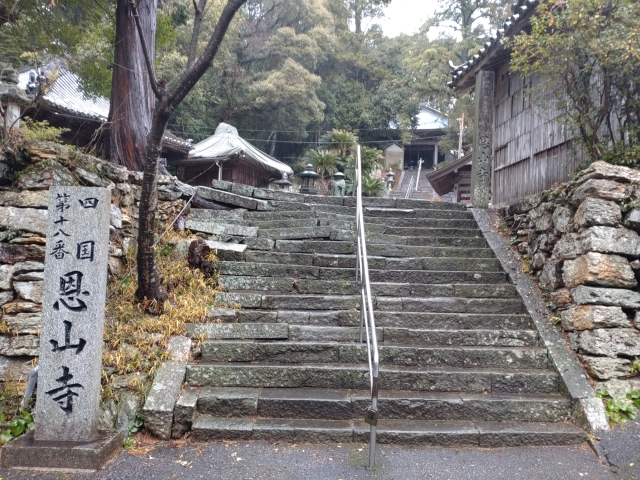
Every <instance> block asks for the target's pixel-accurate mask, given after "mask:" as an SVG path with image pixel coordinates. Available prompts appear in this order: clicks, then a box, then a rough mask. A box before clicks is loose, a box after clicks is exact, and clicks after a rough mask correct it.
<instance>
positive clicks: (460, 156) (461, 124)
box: [458, 113, 464, 158]
mask: <svg viewBox="0 0 640 480" xmlns="http://www.w3.org/2000/svg"><path fill="white" fill-rule="evenodd" d="M463 131H464V113H463V114H462V119H461V120H460V139H459V140H458V158H462V132H463Z"/></svg>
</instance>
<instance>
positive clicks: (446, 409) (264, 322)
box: [173, 182, 585, 447]
mask: <svg viewBox="0 0 640 480" xmlns="http://www.w3.org/2000/svg"><path fill="white" fill-rule="evenodd" d="M216 185H217V186H218V187H219V188H224V189H227V190H230V191H227V192H224V191H222V190H215V189H201V192H200V193H199V194H200V195H201V196H203V197H206V198H208V199H209V200H211V201H215V202H221V203H224V204H226V205H235V206H240V207H244V208H241V209H235V210H227V211H214V210H197V209H192V211H191V214H190V219H189V221H188V223H187V226H188V228H190V229H192V230H197V231H204V232H209V233H213V232H218V233H216V234H215V237H212V239H213V240H217V241H223V242H229V243H238V244H239V245H241V246H242V247H238V248H236V249H234V250H236V251H230V252H229V251H225V252H222V251H220V257H221V258H223V260H222V261H221V262H220V277H219V282H220V285H221V286H222V287H223V288H224V290H225V292H220V293H217V294H216V298H215V300H216V304H217V305H219V306H218V307H216V308H214V309H212V311H211V312H210V316H211V318H212V320H217V321H218V322H217V323H208V324H200V325H195V324H191V325H189V326H188V330H189V333H190V335H191V336H192V337H193V338H198V339H201V340H202V343H201V353H202V354H201V356H200V357H199V358H198V360H197V361H194V362H192V363H190V364H189V365H188V366H187V371H186V377H185V384H184V389H183V391H182V393H181V395H180V397H179V399H178V401H177V403H176V407H175V410H174V426H173V435H174V437H175V436H180V435H182V434H183V433H184V432H185V431H187V430H189V429H190V430H191V433H192V436H193V438H194V440H196V441H207V440H213V439H249V438H252V439H264V440H278V441H292V442H305V441H307V442H351V441H356V442H368V441H369V426H368V425H367V424H365V423H364V415H365V410H366V408H367V406H368V405H369V403H370V393H369V390H368V389H369V372H368V363H367V349H366V345H365V344H361V343H358V338H359V328H358V327H359V322H360V314H359V311H358V309H359V305H360V296H359V293H358V286H357V284H356V282H355V264H356V257H355V249H356V246H355V243H354V240H355V233H354V231H353V229H354V225H355V217H354V215H355V199H354V198H331V197H318V196H306V197H305V196H302V195H295V194H285V193H282V194H281V195H282V196H279V195H278V192H269V191H266V190H260V189H253V188H252V187H243V188H245V190H242V191H239V189H240V187H235V190H236V193H234V185H235V184H233V185H231V184H228V185H227V184H226V182H218V183H217V184H216ZM249 189H250V190H249ZM265 192H266V193H265ZM268 198H271V199H268ZM283 199H284V200H283ZM255 201H258V202H264V203H251V202H255ZM232 202H233V203H232ZM364 205H365V222H366V231H367V237H368V240H367V243H368V251H369V255H370V258H369V268H370V274H371V281H372V282H373V283H372V290H373V294H374V296H375V299H374V300H375V303H374V308H375V320H376V324H377V328H378V339H379V342H380V370H381V371H380V395H379V398H380V400H379V403H378V405H379V411H380V420H379V422H378V441H379V442H381V443H403V444H426V445H441V446H484V447H495V446H517V445H558V444H574V443H580V442H582V441H584V438H585V433H584V431H582V430H581V429H579V428H577V427H576V426H574V425H572V424H570V423H568V419H569V417H570V414H571V402H570V400H569V399H567V398H565V397H564V396H562V395H561V394H560V390H561V387H560V383H561V381H560V378H559V375H558V374H557V373H556V372H555V371H553V370H552V369H551V368H550V362H549V357H548V352H547V349H546V348H545V347H544V346H543V345H542V342H541V340H540V338H539V335H538V333H537V331H536V330H535V327H534V324H533V323H532V320H531V318H530V317H529V315H528V314H527V312H526V310H525V307H524V305H523V302H522V300H521V299H520V298H519V297H518V295H517V293H516V290H515V288H514V286H513V285H511V284H510V282H509V278H508V276H507V274H506V273H504V271H503V270H502V268H501V265H500V263H499V261H498V260H497V259H496V258H495V257H494V253H493V251H492V250H491V249H490V248H489V246H488V244H487V242H486V240H485V239H484V238H483V236H482V234H481V232H480V230H479V229H478V227H477V224H476V222H475V220H474V219H473V217H472V215H471V214H470V213H469V212H467V211H466V210H465V208H464V207H463V206H462V205H456V204H450V203H443V202H433V203H430V202H424V201H418V200H404V199H395V198H391V199H380V198H370V199H365V200H364ZM251 207H254V208H251ZM244 246H246V249H244V248H245V247H244ZM243 249H244V251H241V250H243ZM220 305H221V306H222V307H220ZM225 306H226V307H227V308H224V307H225Z"/></svg>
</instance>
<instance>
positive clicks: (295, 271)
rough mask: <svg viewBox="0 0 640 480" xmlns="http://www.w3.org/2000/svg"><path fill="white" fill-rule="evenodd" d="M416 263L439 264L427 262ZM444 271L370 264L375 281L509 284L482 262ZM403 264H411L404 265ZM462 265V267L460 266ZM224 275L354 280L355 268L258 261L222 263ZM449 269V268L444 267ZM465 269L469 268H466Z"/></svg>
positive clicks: (504, 278)
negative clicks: (387, 268) (477, 265)
mask: <svg viewBox="0 0 640 480" xmlns="http://www.w3.org/2000/svg"><path fill="white" fill-rule="evenodd" d="M420 263H421V264H418V265H417V266H418V267H420V266H426V267H437V265H432V263H437V262H429V263H427V262H425V263H422V262H420ZM443 263H444V264H443V265H442V268H443V270H423V269H415V270H407V269H402V270H379V269H373V268H371V267H370V270H369V278H370V280H371V281H372V282H383V283H400V282H403V283H405V282H411V283H417V284H434V283H470V284H478V283H485V284H489V283H506V281H507V274H506V273H503V272H499V271H498V272H495V271H494V272H492V271H483V269H482V267H484V266H485V265H484V264H483V262H479V263H480V265H479V267H480V268H477V269H475V270H472V271H463V270H460V271H456V270H448V269H447V267H448V268H450V269H454V268H455V266H454V265H447V264H446V262H443ZM468 263H469V268H471V269H473V267H474V261H473V259H471V260H468ZM402 266H404V267H407V266H411V265H410V264H409V265H406V264H405V265H402ZM458 267H459V268H462V266H458ZM219 268H220V274H221V275H234V276H251V277H277V278H278V279H283V278H291V279H304V278H308V279H320V280H352V279H355V276H356V273H355V268H333V267H319V266H315V265H297V264H283V263H255V262H225V261H223V262H219ZM445 269H446V270H445ZM465 270H466V269H465Z"/></svg>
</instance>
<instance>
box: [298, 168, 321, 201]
mask: <svg viewBox="0 0 640 480" xmlns="http://www.w3.org/2000/svg"><path fill="white" fill-rule="evenodd" d="M298 177H300V178H301V179H302V187H300V193H306V194H309V195H317V194H318V189H317V188H316V180H317V179H318V178H320V175H318V174H317V173H316V172H314V171H313V165H311V164H308V165H307V168H306V170H305V171H304V172H302V173H299V174H298Z"/></svg>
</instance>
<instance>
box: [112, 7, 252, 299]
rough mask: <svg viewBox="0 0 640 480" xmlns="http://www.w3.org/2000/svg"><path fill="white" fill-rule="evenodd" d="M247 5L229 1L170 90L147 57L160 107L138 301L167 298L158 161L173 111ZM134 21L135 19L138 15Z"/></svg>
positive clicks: (151, 147)
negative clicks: (158, 239)
mask: <svg viewBox="0 0 640 480" xmlns="http://www.w3.org/2000/svg"><path fill="white" fill-rule="evenodd" d="M119 1H120V0H119ZM245 2H246V0H227V3H226V5H225V7H224V9H223V10H222V14H221V15H220V18H219V19H218V23H217V24H216V27H215V29H214V31H213V33H212V34H211V37H210V38H209V41H208V43H207V46H206V47H205V49H204V51H203V52H202V54H201V55H200V57H199V58H198V59H197V60H196V61H195V62H194V63H193V65H191V66H189V67H188V68H187V69H186V70H185V71H184V72H183V73H182V74H181V75H180V78H179V79H178V80H177V82H176V83H175V84H174V85H173V86H172V87H171V88H170V89H169V90H165V88H164V87H163V86H161V85H158V84H157V83H156V79H155V74H154V73H153V65H152V61H153V57H151V56H150V55H147V56H146V58H145V63H146V68H147V72H148V73H149V81H150V83H149V85H150V86H151V88H152V89H153V92H154V94H155V96H156V99H157V103H156V109H155V111H154V112H153V117H152V122H151V130H150V132H149V135H148V136H147V147H146V149H145V164H144V177H143V180H142V192H141V195H140V208H139V216H140V218H139V224H138V225H139V227H138V228H139V233H138V290H137V291H136V297H137V298H138V299H139V300H143V299H145V298H146V299H147V300H157V301H158V302H159V303H160V302H163V301H164V300H165V299H166V294H165V293H164V292H163V290H162V286H161V285H160V278H159V276H158V270H157V267H156V257H155V252H154V249H153V243H154V231H155V220H156V209H157V206H158V190H157V185H158V158H159V157H160V153H161V150H162V137H163V134H164V130H165V128H166V127H167V123H168V122H169V118H170V117H171V114H172V113H173V111H174V110H175V109H176V107H177V106H178V105H180V103H181V102H182V100H184V98H185V97H186V96H187V94H188V93H189V92H190V91H191V89H193V87H194V86H195V84H196V83H197V82H198V80H200V78H201V77H202V75H204V73H205V72H206V71H207V69H208V68H209V67H211V65H212V64H213V59H214V58H215V56H216V53H218V49H219V48H220V44H221V43H222V40H223V39H224V36H225V34H226V33H227V29H228V28H229V24H230V23H231V21H232V20H233V17H234V16H235V14H236V12H237V11H238V10H239V9H240V7H241V6H242V5H244V3H245ZM134 14H135V12H134ZM134 19H136V17H135V15H134ZM136 26H137V29H138V34H139V35H141V34H143V32H144V27H143V26H142V22H139V23H138V24H137V25H136ZM144 51H145V49H144V48H143V52H144ZM147 51H148V50H147ZM143 66H144V65H143Z"/></svg>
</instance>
